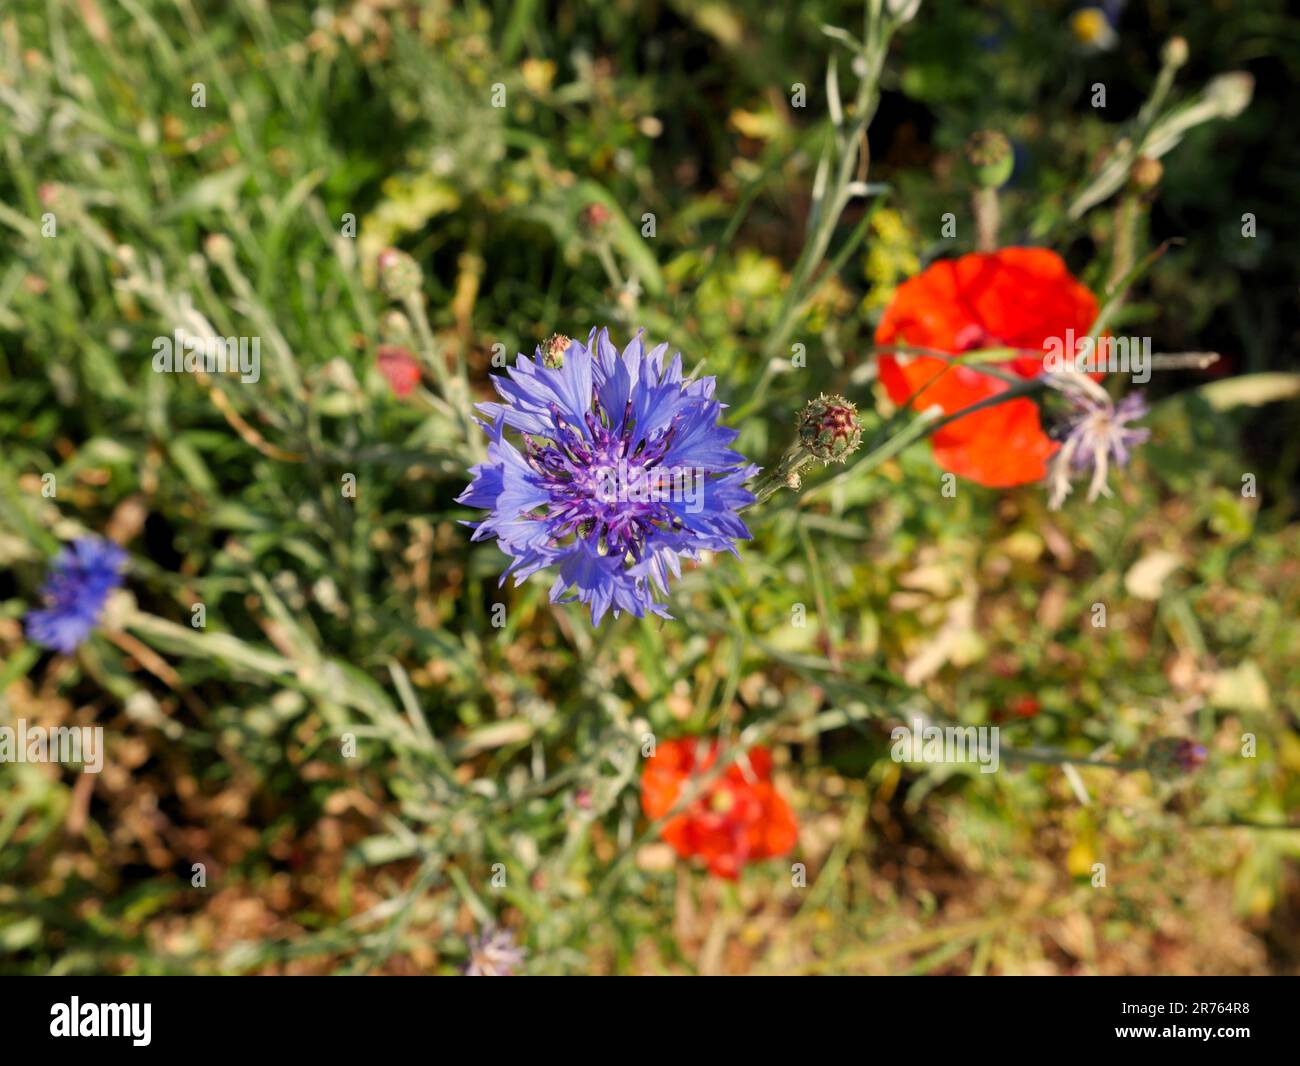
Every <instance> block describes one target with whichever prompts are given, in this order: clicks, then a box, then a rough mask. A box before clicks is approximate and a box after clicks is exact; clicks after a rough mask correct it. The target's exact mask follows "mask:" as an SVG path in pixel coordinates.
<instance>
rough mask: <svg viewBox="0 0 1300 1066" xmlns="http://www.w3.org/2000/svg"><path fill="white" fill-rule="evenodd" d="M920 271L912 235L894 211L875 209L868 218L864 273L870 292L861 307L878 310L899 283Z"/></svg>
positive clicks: (890, 297)
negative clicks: (868, 241) (869, 230)
mask: <svg viewBox="0 0 1300 1066" xmlns="http://www.w3.org/2000/svg"><path fill="white" fill-rule="evenodd" d="M920 269H921V259H920V257H919V256H918V255H917V254H916V235H915V234H914V233H913V232H912V229H911V227H910V226H909V225H908V224H907V221H906V220H905V219H904V218H903V216H902V215H901V214H899V213H898V212H897V211H890V210H887V209H881V210H878V211H877V212H876V213H875V214H874V215H872V217H871V240H870V243H869V244H868V245H867V260H866V264H865V268H864V270H865V273H866V276H867V280H868V281H869V282H871V291H870V292H868V293H867V297H866V299H865V300H864V301H863V306H864V308H865V309H866V310H867V311H868V312H870V311H878V310H880V309H882V308H883V307H885V306H886V305H887V304H888V303H889V301H890V300H891V299H892V298H893V296H894V290H895V289H896V288H897V287H898V284H899V282H901V281H902V280H903V279H904V278H908V277H910V276H911V275H913V274H915V273H916V272H917V271H919V270H920Z"/></svg>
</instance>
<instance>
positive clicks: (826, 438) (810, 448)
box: [798, 394, 862, 463]
mask: <svg viewBox="0 0 1300 1066" xmlns="http://www.w3.org/2000/svg"><path fill="white" fill-rule="evenodd" d="M798 428H799V441H800V443H801V444H802V445H803V447H804V449H805V450H806V451H807V452H808V453H809V454H810V455H812V456H813V457H814V458H817V459H820V460H821V461H822V462H823V463H842V462H844V460H845V459H847V458H848V457H849V456H850V455H852V454H853V453H854V452H855V451H857V450H858V445H860V444H861V443H862V423H861V422H859V421H858V409H857V407H856V406H854V405H853V404H852V403H850V402H849V401H848V400H846V399H845V398H844V397H843V396H826V395H825V394H823V395H821V396H819V397H818V398H817V399H815V400H809V401H808V405H807V406H806V407H805V408H804V409H803V410H802V411H801V412H799V421H798Z"/></svg>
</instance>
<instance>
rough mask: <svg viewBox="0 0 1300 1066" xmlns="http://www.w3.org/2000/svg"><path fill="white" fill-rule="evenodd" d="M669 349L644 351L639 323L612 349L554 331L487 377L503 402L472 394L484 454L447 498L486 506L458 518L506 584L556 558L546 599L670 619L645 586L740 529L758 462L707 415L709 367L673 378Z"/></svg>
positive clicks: (594, 613) (664, 580) (656, 586)
mask: <svg viewBox="0 0 1300 1066" xmlns="http://www.w3.org/2000/svg"><path fill="white" fill-rule="evenodd" d="M667 350H668V346H667V345H666V344H661V345H659V346H658V347H657V348H653V349H651V350H649V351H646V350H645V347H644V346H643V344H642V340H641V334H639V333H638V334H637V336H636V337H634V338H633V340H632V342H631V343H630V344H629V345H628V346H627V347H626V348H625V349H624V350H623V351H622V352H621V353H620V352H618V351H617V350H616V349H615V347H614V346H613V344H611V343H610V340H609V334H608V331H606V330H604V329H602V330H600V331H599V332H597V331H596V330H594V329H593V330H592V331H591V335H590V336H589V337H588V339H587V343H586V344H585V345H584V344H581V343H579V342H578V341H570V340H568V339H567V338H564V337H558V338H552V340H551V341H550V342H548V343H547V346H546V350H545V351H543V349H542V348H541V347H539V348H538V349H537V353H536V355H535V356H534V357H533V358H531V359H530V358H528V357H526V356H523V355H520V356H519V358H518V360H517V362H516V363H515V366H514V367H513V368H511V369H510V370H508V372H507V373H506V374H504V375H498V376H497V377H495V378H493V384H494V385H495V386H496V389H497V392H498V393H500V395H501V398H502V400H503V401H504V402H503V403H483V404H479V405H478V406H479V410H480V411H482V412H483V413H484V414H485V415H486V416H487V418H488V419H489V422H488V423H487V424H485V425H484V429H485V430H486V432H487V435H488V438H489V445H488V459H487V462H485V463H481V464H479V465H478V466H476V467H474V468H473V470H471V471H470V472H471V474H472V475H473V478H474V480H473V481H472V482H471V484H470V485H469V487H468V488H466V489H465V491H464V492H463V493H461V495H460V496H459V497H458V498H457V499H458V502H460V503H465V504H469V505H470V506H471V507H481V508H484V509H486V510H487V511H488V512H489V513H488V515H487V517H486V518H484V519H483V520H482V521H481V522H477V523H467V524H468V525H470V526H471V527H472V528H473V529H474V538H473V539H474V540H485V539H487V538H488V537H496V539H497V546H498V547H500V549H501V550H502V551H503V552H505V554H506V555H508V556H510V557H511V560H512V561H511V563H510V565H509V566H508V567H507V568H506V570H505V572H504V573H503V574H502V575H501V581H502V583H503V584H504V582H505V579H506V577H507V575H509V574H512V573H513V574H514V575H515V584H516V585H518V584H522V583H523V581H524V580H525V579H527V578H528V577H529V576H530V575H532V574H535V573H537V572H538V571H540V570H544V569H546V568H548V567H554V568H555V569H556V571H557V572H558V576H557V577H556V579H555V583H554V584H553V585H552V586H551V602H552V603H568V602H572V601H574V600H578V601H580V602H582V603H584V604H587V605H588V606H589V607H590V608H591V620H592V623H593V624H596V623H599V622H600V620H601V618H602V617H603V616H604V615H605V613H606V612H607V611H610V610H612V611H613V612H614V615H615V617H617V616H618V614H619V612H621V611H628V612H629V613H631V614H633V615H635V616H636V617H638V618H640V617H642V616H644V615H646V614H655V615H659V616H661V617H664V618H668V617H671V616H670V615H669V614H668V612H667V611H666V609H665V608H664V606H663V605H662V604H661V603H659V602H657V597H656V590H658V591H660V592H663V593H667V590H668V578H669V574H672V575H673V576H674V577H679V576H680V575H681V563H680V560H682V559H698V558H699V556H700V553H701V552H704V551H730V552H732V553H733V554H735V543H734V542H735V541H737V540H748V539H749V530H748V529H746V528H745V524H744V522H742V521H741V519H740V516H739V512H740V511H741V510H742V509H743V508H745V507H747V506H748V505H749V504H751V503H753V502H754V496H753V495H752V494H751V493H750V492H749V491H748V490H747V489H746V488H745V487H744V486H745V482H746V481H747V480H748V479H749V478H751V477H753V475H754V474H756V473H757V472H758V468H757V467H755V466H752V465H750V464H748V463H747V462H746V461H745V458H744V456H742V455H740V454H739V453H738V452H735V451H732V449H731V448H730V447H729V445H730V444H731V443H732V441H734V440H735V439H736V436H737V433H736V431H735V430H732V429H726V428H724V427H723V426H722V425H720V424H719V422H718V419H719V417H720V416H721V414H722V411H723V404H721V403H719V402H718V401H717V400H715V399H714V398H713V390H714V379H713V378H711V377H706V378H701V379H699V380H698V381H696V380H693V379H688V378H683V377H682V359H681V355H680V354H678V355H674V356H673V357H672V360H671V361H668V362H666V361H665V355H666V353H667ZM507 430H514V431H515V432H516V433H518V434H519V435H520V436H521V437H522V448H521V447H516V446H515V444H513V443H512V442H511V441H510V440H507V439H506V431H507ZM570 590H572V591H571V594H569V595H566V593H570Z"/></svg>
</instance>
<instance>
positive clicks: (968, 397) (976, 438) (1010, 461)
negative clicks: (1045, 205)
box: [876, 248, 1097, 488]
mask: <svg viewBox="0 0 1300 1066" xmlns="http://www.w3.org/2000/svg"><path fill="white" fill-rule="evenodd" d="M1096 318H1097V300H1096V298H1095V297H1094V296H1093V295H1092V293H1090V292H1089V291H1088V290H1087V289H1086V288H1084V287H1083V285H1081V284H1080V283H1079V282H1078V281H1076V280H1075V279H1074V277H1073V276H1072V275H1071V274H1070V272H1069V270H1068V269H1067V268H1066V266H1065V263H1064V262H1063V261H1062V260H1061V257H1060V256H1059V255H1057V254H1056V253H1055V252H1050V251H1048V250H1047V249H1045V248H1004V249H1002V250H1001V251H999V252H992V253H989V254H976V255H964V256H962V257H961V258H960V259H944V260H941V261H939V262H937V263H934V264H933V265H931V266H930V267H928V268H927V269H926V270H924V271H922V272H921V273H920V274H918V275H917V276H916V277H914V278H909V279H908V280H907V281H905V282H903V284H902V285H900V286H899V287H898V291H897V292H896V293H895V294H894V298H893V300H892V301H891V302H890V304H889V306H888V307H887V308H886V309H885V314H884V316H883V317H882V318H881V320H880V325H879V326H878V327H877V329H876V344H877V345H878V346H882V347H883V346H886V345H888V344H890V343H891V342H897V343H900V344H906V345H912V346H914V347H918V348H934V349H938V350H939V351H943V352H951V353H953V354H954V355H955V354H958V353H961V352H968V351H971V350H972V349H976V348H1021V349H1027V351H1026V353H1025V354H1023V355H1021V356H1018V357H1017V358H1015V359H1012V360H1011V361H1009V362H1006V363H1002V364H1000V369H1002V370H1005V371H1010V372H1011V373H1013V374H1017V375H1019V376H1020V377H1023V378H1032V377H1034V376H1036V375H1037V374H1039V373H1040V372H1041V371H1042V369H1043V357H1044V355H1045V354H1046V346H1047V341H1048V340H1049V339H1050V338H1058V339H1060V340H1061V342H1062V343H1064V341H1065V337H1066V331H1067V330H1070V329H1072V330H1074V334H1075V336H1076V337H1084V336H1087V335H1088V331H1089V330H1090V329H1091V328H1092V324H1093V322H1094V321H1095V319H1096ZM880 380H881V383H882V384H883V385H884V386H885V391H886V392H888V393H889V397H890V399H892V400H893V401H894V402H895V403H899V404H901V403H907V402H910V403H911V404H912V405H913V406H914V407H915V408H916V409H917V410H922V409H924V408H926V407H930V406H933V405H936V404H937V405H938V406H939V407H941V408H942V409H943V411H944V413H945V414H953V413H955V412H957V411H960V410H961V409H962V408H965V407H969V406H970V405H971V404H974V403H978V402H979V401H980V400H984V399H987V398H988V397H990V396H994V395H996V394H997V393H1000V392H1003V391H1005V390H1006V389H1007V388H1009V386H1008V385H1007V383H1006V382H1005V381H1002V380H1001V379H999V378H996V377H994V376H992V375H990V374H983V373H980V372H979V371H978V370H973V369H971V368H969V367H963V366H956V367H954V366H951V364H950V363H949V361H948V360H947V359H946V358H944V357H943V356H930V355H909V354H908V353H906V352H897V353H887V354H883V355H881V356H880ZM931 441H932V443H933V447H934V458H935V461H936V462H937V463H938V464H939V465H940V466H941V467H943V468H944V469H945V470H950V471H952V472H953V473H954V474H959V475H960V476H962V477H965V478H969V479H970V480H971V481H975V482H977V483H979V484H981V485H988V486H990V487H992V488H1003V487H1006V486H1008V485H1022V484H1025V483H1026V482H1029V481H1038V480H1039V479H1041V478H1043V477H1045V476H1046V474H1047V459H1048V458H1049V457H1050V456H1051V455H1052V453H1053V452H1055V451H1056V449H1057V447H1058V446H1057V444H1056V442H1055V441H1053V440H1051V439H1049V438H1048V436H1047V434H1046V433H1044V432H1043V429H1042V426H1041V425H1040V424H1039V421H1038V406H1037V405H1036V404H1035V403H1034V402H1033V401H1032V400H1029V399H1022V400H1009V401H1008V402H1006V403H1002V404H996V405H995V406H993V407H987V408H985V409H984V410H981V411H976V412H975V413H974V414H969V415H966V416H965V417H964V418H959V419H957V421H955V422H953V423H952V424H951V425H948V426H945V427H944V428H943V429H941V430H939V431H938V432H937V433H935V434H934V435H933V437H931Z"/></svg>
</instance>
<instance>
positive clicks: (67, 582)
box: [27, 537, 126, 655]
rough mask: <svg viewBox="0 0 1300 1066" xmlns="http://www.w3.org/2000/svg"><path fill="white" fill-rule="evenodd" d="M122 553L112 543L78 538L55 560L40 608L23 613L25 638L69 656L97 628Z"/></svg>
mask: <svg viewBox="0 0 1300 1066" xmlns="http://www.w3.org/2000/svg"><path fill="white" fill-rule="evenodd" d="M125 567H126V552H124V551H123V550H122V549H121V548H119V547H118V546H117V545H116V544H113V543H112V542H111V541H107V540H102V539H100V538H99V537H82V538H81V539H79V540H76V541H73V543H72V545H71V547H68V548H64V549H63V551H61V552H60V553H59V554H58V556H57V557H56V558H55V560H54V564H53V566H52V567H51V568H50V573H49V576H48V577H47V578H46V579H45V586H44V588H43V589H42V590H41V594H42V595H43V596H44V598H45V607H44V608H43V609H42V610H33V611H28V612H27V636H28V639H30V640H32V641H34V642H35V643H37V644H41V645H43V646H44V647H47V648H52V649H54V650H55V651H61V652H63V654H64V655H70V654H72V652H74V651H75V650H76V649H77V646H78V645H80V644H81V643H82V642H83V641H84V640H85V639H86V638H87V637H88V636H90V631H91V630H92V629H94V628H95V625H96V623H97V622H98V621H99V615H100V612H101V611H102V610H103V609H104V601H105V600H106V599H108V594H109V593H110V592H112V591H113V589H115V588H117V587H118V586H119V585H121V584H122V571H123V570H124V569H125Z"/></svg>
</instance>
